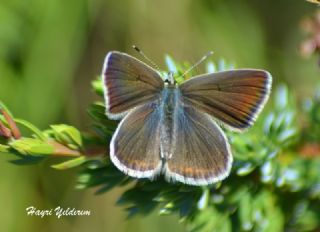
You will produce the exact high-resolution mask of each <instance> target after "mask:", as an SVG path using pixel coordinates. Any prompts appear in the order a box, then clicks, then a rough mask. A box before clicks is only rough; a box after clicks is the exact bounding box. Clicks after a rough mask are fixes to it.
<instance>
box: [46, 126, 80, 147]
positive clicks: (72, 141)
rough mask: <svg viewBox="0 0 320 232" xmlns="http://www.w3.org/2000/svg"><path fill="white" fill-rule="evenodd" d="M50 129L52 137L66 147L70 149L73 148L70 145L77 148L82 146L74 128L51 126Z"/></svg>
mask: <svg viewBox="0 0 320 232" xmlns="http://www.w3.org/2000/svg"><path fill="white" fill-rule="evenodd" d="M50 127H51V128H52V131H53V134H54V137H55V138H56V139H57V141H59V142H61V143H62V144H65V145H68V146H70V148H72V149H74V148H75V147H74V146H72V145H76V146H77V147H81V146H82V138H81V134H80V132H79V131H78V130H77V129H76V128H75V127H73V126H69V125H65V124H60V125H52V126H50Z"/></svg>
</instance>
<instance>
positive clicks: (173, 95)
mask: <svg viewBox="0 0 320 232" xmlns="http://www.w3.org/2000/svg"><path fill="white" fill-rule="evenodd" d="M179 102H180V90H179V88H178V85H177V84H172V83H166V84H165V86H164V88H163V90H162V93H161V99H160V114H161V116H160V120H161V123H160V139H161V146H160V150H161V158H162V159H164V160H167V159H170V158H171V156H172V153H173V150H174V144H172V141H174V139H173V138H174V136H176V135H175V130H174V125H175V123H174V120H175V118H176V117H175V115H176V114H177V111H178V109H179V104H180V103H179Z"/></svg>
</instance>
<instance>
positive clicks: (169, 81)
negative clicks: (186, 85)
mask: <svg viewBox="0 0 320 232" xmlns="http://www.w3.org/2000/svg"><path fill="white" fill-rule="evenodd" d="M164 83H166V85H171V86H175V85H176V84H177V82H176V81H175V79H174V77H173V72H172V71H169V72H168V75H167V77H166V79H165V80H164Z"/></svg>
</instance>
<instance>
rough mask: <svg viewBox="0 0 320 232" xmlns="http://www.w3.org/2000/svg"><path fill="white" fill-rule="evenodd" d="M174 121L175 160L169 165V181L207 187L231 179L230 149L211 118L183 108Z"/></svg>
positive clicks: (191, 109)
mask: <svg viewBox="0 0 320 232" xmlns="http://www.w3.org/2000/svg"><path fill="white" fill-rule="evenodd" d="M174 121H175V125H174V131H173V133H174V138H173V139H174V141H173V142H172V145H173V146H174V147H173V149H172V151H173V152H172V157H171V158H170V159H168V160H167V162H166V170H165V176H166V178H167V179H169V180H170V179H171V180H175V181H179V182H183V183H186V184H191V185H206V184H211V183H214V182H217V181H219V180H222V179H224V178H225V177H226V176H228V175H229V172H230V169H231V164H232V155H231V151H230V147H229V144H228V141H227V139H226V137H225V135H224V133H223V132H222V131H221V129H220V128H219V126H217V124H216V123H215V122H214V121H213V120H212V119H211V118H210V116H209V115H207V114H206V113H202V112H199V111H198V110H196V109H195V108H193V107H190V106H182V105H180V107H179V110H178V111H177V113H176V114H175V118H174Z"/></svg>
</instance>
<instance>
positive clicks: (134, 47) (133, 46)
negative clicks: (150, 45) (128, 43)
mask: <svg viewBox="0 0 320 232" xmlns="http://www.w3.org/2000/svg"><path fill="white" fill-rule="evenodd" d="M132 48H133V49H134V50H136V51H138V52H141V50H140V49H139V48H138V47H137V46H136V45H132Z"/></svg>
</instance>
